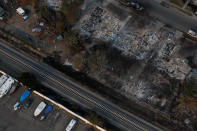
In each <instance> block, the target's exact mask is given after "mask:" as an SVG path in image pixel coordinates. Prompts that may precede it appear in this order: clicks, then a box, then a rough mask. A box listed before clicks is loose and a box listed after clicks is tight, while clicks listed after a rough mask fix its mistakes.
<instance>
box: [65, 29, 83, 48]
mask: <svg viewBox="0 0 197 131" xmlns="http://www.w3.org/2000/svg"><path fill="white" fill-rule="evenodd" d="M64 41H65V42H66V44H67V45H68V46H69V47H71V48H79V47H80V44H79V35H78V33H77V32H75V31H72V30H68V31H66V32H65V33H64Z"/></svg>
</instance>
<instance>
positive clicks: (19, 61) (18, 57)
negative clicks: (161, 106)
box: [0, 42, 159, 131]
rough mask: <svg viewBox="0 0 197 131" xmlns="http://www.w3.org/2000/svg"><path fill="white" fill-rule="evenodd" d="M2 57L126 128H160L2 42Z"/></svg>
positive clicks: (62, 93) (0, 47)
mask: <svg viewBox="0 0 197 131" xmlns="http://www.w3.org/2000/svg"><path fill="white" fill-rule="evenodd" d="M0 52H1V53H0V58H1V59H6V61H11V62H14V63H15V65H14V66H18V67H22V68H23V69H24V70H27V71H29V70H31V71H32V72H34V73H36V74H37V75H39V76H40V77H41V78H43V80H44V83H45V84H46V85H48V86H49V87H50V88H52V89H53V90H55V91H56V92H58V93H60V94H61V95H64V96H67V97H68V96H69V97H71V98H72V99H73V100H74V101H77V102H79V103H83V104H84V105H86V106H88V107H90V108H94V109H96V110H99V112H100V113H101V114H103V115H104V116H107V118H109V119H110V120H111V121H113V122H114V123H116V124H119V125H120V126H122V127H123V128H125V130H130V129H133V130H152V131H154V130H159V128H157V127H155V126H153V125H151V124H150V123H147V122H145V121H143V120H142V119H140V118H137V117H135V116H134V115H133V114H130V113H128V112H126V111H124V110H122V109H120V108H118V107H116V106H115V105H113V104H111V103H109V102H106V101H105V100H103V99H102V98H100V97H97V96H96V95H93V94H92V93H91V92H89V91H87V90H84V89H83V88H82V87H80V86H79V85H77V84H75V83H74V82H72V81H70V80H69V79H66V77H65V75H63V74H62V73H60V72H58V71H57V70H55V69H53V68H51V67H49V66H47V65H45V64H44V63H41V62H39V61H36V60H33V59H30V58H28V57H27V56H26V55H24V54H21V53H19V52H17V51H15V50H14V49H12V48H10V47H8V46H7V45H5V44H3V43H2V42H1V43H0Z"/></svg>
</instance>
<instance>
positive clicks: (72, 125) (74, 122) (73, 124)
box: [66, 119, 77, 131]
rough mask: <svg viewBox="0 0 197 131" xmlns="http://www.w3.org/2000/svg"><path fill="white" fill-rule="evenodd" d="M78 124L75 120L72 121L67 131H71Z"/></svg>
mask: <svg viewBox="0 0 197 131" xmlns="http://www.w3.org/2000/svg"><path fill="white" fill-rule="evenodd" d="M76 123H77V121H76V120H75V119H72V120H71V121H70V123H69V124H68V126H67V127H66V131H71V130H72V129H73V127H74V126H75V124H76Z"/></svg>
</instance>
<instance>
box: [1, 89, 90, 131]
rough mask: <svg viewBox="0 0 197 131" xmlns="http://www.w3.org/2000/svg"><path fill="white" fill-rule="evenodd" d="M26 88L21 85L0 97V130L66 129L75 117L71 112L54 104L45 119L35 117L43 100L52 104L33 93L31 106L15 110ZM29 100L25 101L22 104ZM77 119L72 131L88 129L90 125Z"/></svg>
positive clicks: (46, 130) (48, 130)
mask: <svg viewBox="0 0 197 131" xmlns="http://www.w3.org/2000/svg"><path fill="white" fill-rule="evenodd" d="M24 90H25V88H23V87H20V88H18V89H17V90H16V92H15V93H14V94H12V95H9V93H8V94H7V95H6V96H4V97H3V98H1V99H0V131H22V130H26V131H64V130H65V128H66V127H67V125H68V123H69V122H70V120H71V119H72V118H73V116H71V115H70V114H68V113H66V112H63V111H61V110H60V109H58V107H56V106H54V105H53V109H52V111H51V112H50V113H49V114H48V115H47V116H46V118H45V119H44V120H42V121H41V120H40V115H39V116H38V117H36V118H35V117H34V115H33V114H34V110H35V109H36V108H37V106H38V104H39V103H40V102H41V101H44V102H45V103H46V104H47V105H51V103H50V102H49V101H46V100H43V98H41V97H39V96H37V95H35V94H32V93H31V95H30V96H29V97H32V98H33V102H32V104H31V105H30V107H29V108H26V107H25V106H22V107H21V108H20V109H18V110H16V111H14V109H13V106H14V104H15V103H16V102H17V101H18V100H19V98H20V96H21V94H22V93H23V92H24ZM26 102H27V100H26V101H24V102H23V103H22V105H24V104H25V103H26ZM76 120H77V124H76V125H75V126H74V128H73V129H72V131H88V129H89V125H86V124H85V123H83V122H82V121H80V120H78V119H76Z"/></svg>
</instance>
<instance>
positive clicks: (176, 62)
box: [155, 57, 191, 80]
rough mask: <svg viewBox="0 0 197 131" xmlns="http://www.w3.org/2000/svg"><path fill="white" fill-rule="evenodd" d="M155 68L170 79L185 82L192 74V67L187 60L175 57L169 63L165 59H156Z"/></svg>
mask: <svg viewBox="0 0 197 131" xmlns="http://www.w3.org/2000/svg"><path fill="white" fill-rule="evenodd" d="M155 66H156V67H157V68H158V69H159V70H162V71H164V72H166V73H167V74H168V75H169V76H170V77H172V78H176V79H180V80H184V79H185V77H186V75H187V74H188V73H189V72H190V70H191V67H190V66H189V65H188V64H187V60H186V59H183V58H178V57H173V58H171V59H169V60H168V61H166V60H164V59H155Z"/></svg>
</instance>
